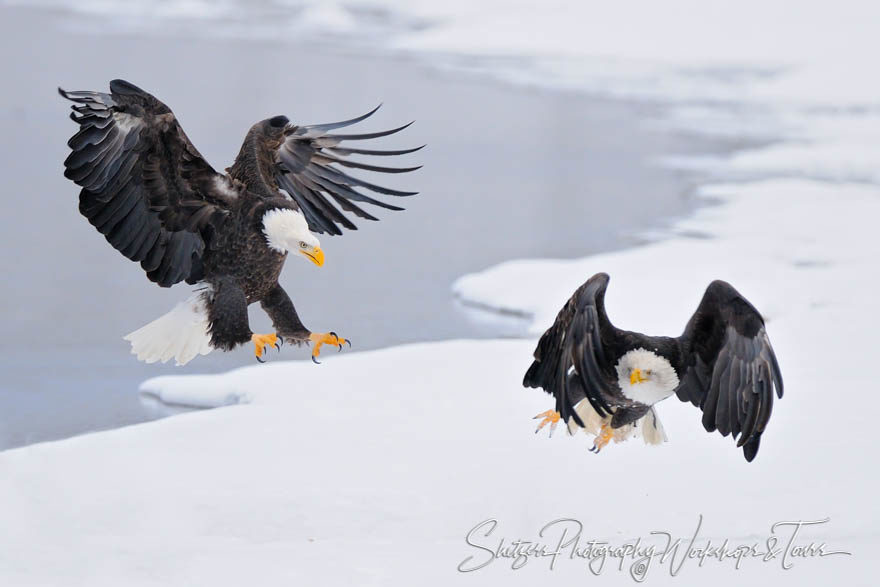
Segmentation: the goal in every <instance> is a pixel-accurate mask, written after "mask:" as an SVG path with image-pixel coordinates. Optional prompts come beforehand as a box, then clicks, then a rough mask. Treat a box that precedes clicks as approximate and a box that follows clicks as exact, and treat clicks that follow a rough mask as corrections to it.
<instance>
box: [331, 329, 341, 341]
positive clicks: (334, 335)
mask: <svg viewBox="0 0 880 587" xmlns="http://www.w3.org/2000/svg"><path fill="white" fill-rule="evenodd" d="M330 334H332V335H333V338H335V339H336V340H339V335H338V334H336V333H335V332H333V331H332V330H331V331H330Z"/></svg>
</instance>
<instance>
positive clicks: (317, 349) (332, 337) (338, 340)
mask: <svg viewBox="0 0 880 587" xmlns="http://www.w3.org/2000/svg"><path fill="white" fill-rule="evenodd" d="M309 341H310V342H312V343H314V346H313V347H312V361H314V362H315V363H319V361H318V356H319V355H320V354H321V347H322V346H324V345H325V344H332V345H333V346H337V347H339V350H342V345H344V344H347V345H348V346H351V341H350V340H347V339H345V338H342V337H341V336H339V335H337V334H336V333H335V332H323V333H319V332H313V333H311V334H310V335H309ZM319 364H320V363H319Z"/></svg>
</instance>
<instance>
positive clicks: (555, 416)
mask: <svg viewBox="0 0 880 587" xmlns="http://www.w3.org/2000/svg"><path fill="white" fill-rule="evenodd" d="M538 418H543V420H541V423H540V424H538V428H537V429H536V430H535V434H537V433H538V432H540V431H541V428H543V427H544V426H546V425H547V424H550V438H553V431H554V430H556V425H557V424H559V420H560V419H561V417H560V415H559V412H557V411H556V410H547V411H546V412H541V413H540V414H538V415H537V416H535V417H534V418H532V420H537V419H538Z"/></svg>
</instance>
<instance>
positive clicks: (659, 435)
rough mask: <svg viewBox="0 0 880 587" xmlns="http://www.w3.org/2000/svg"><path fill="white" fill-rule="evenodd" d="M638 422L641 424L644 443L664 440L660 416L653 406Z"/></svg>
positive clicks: (662, 441)
mask: <svg viewBox="0 0 880 587" xmlns="http://www.w3.org/2000/svg"><path fill="white" fill-rule="evenodd" d="M639 423H640V424H641V425H642V438H644V439H645V444H662V443H664V442H666V431H665V430H663V424H661V423H660V418H659V417H658V416H657V412H656V411H654V408H653V407H652V408H651V409H650V410H649V411H648V413H647V414H645V415H644V417H642V419H641V420H640V421H639Z"/></svg>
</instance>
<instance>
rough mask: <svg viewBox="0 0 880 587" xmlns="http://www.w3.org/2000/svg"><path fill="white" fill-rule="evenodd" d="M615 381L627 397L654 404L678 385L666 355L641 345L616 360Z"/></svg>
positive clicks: (667, 395)
mask: <svg viewBox="0 0 880 587" xmlns="http://www.w3.org/2000/svg"><path fill="white" fill-rule="evenodd" d="M616 368H617V384H618V385H619V386H620V389H621V391H623V395H624V396H626V397H627V398H628V399H631V400H633V401H637V402H639V403H641V404H645V405H649V406H650V405H653V404H655V403H657V402H659V401H660V400H663V399H666V398H667V397H669V396H670V395H672V393H673V392H674V391H675V388H676V387H678V374H677V373H676V372H675V369H674V368H673V367H672V364H671V363H670V362H669V360H667V359H666V358H665V357H662V356H660V355H658V354H657V353H654V352H652V351H649V350H647V349H643V348H637V349H633V350H631V351H628V352H626V353H625V354H624V355H623V356H622V357H620V360H619V361H617V365H616Z"/></svg>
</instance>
